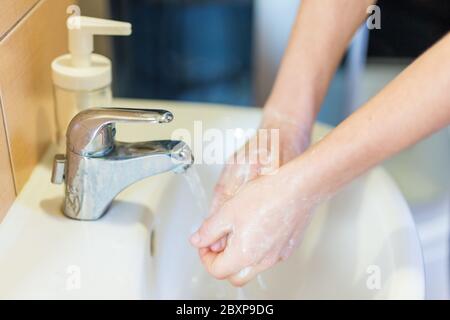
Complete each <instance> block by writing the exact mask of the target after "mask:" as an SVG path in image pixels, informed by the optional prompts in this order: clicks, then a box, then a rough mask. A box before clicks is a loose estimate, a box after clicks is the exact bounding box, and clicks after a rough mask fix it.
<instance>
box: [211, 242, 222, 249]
mask: <svg viewBox="0 0 450 320" xmlns="http://www.w3.org/2000/svg"><path fill="white" fill-rule="evenodd" d="M220 247H221V243H220V242H216V243H214V244H213V245H212V246H211V250H212V251H217V250H219V249H220Z"/></svg>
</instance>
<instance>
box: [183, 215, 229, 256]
mask: <svg viewBox="0 0 450 320" xmlns="http://www.w3.org/2000/svg"><path fill="white" fill-rule="evenodd" d="M231 231H232V224H231V219H230V217H229V215H228V213H227V211H223V210H221V211H220V212H218V213H216V214H214V215H212V216H209V217H208V218H207V219H206V220H205V221H204V222H203V224H202V225H201V226H200V228H199V229H198V230H197V232H195V233H194V234H193V235H192V236H191V239H190V241H191V243H192V245H193V246H195V247H197V248H204V247H209V246H210V245H212V244H214V243H215V242H216V241H218V240H220V239H221V238H222V237H224V236H226V235H227V234H228V233H230V232H231Z"/></svg>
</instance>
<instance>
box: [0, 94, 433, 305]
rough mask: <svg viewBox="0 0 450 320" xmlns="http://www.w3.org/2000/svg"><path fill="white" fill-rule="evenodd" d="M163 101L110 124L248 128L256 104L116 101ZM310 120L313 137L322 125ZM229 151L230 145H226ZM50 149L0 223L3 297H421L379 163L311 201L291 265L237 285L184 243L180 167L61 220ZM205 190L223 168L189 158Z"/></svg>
mask: <svg viewBox="0 0 450 320" xmlns="http://www.w3.org/2000/svg"><path fill="white" fill-rule="evenodd" d="M116 103H117V105H121V106H130V107H136V106H140V107H153V108H154V107H164V108H167V109H169V110H171V111H172V112H173V113H174V115H175V120H174V121H173V123H172V124H170V125H164V126H157V125H155V126H151V127H149V126H145V125H137V126H131V125H128V126H118V135H119V138H121V139H124V140H153V139H166V138H170V135H171V132H172V130H174V129H176V128H180V127H181V128H186V129H188V130H192V129H193V121H194V120H203V121H204V122H203V127H204V129H206V128H211V127H217V128H219V129H220V130H225V129H228V128H236V127H241V128H251V127H256V126H257V124H258V122H259V118H260V112H259V111H258V110H255V109H241V108H226V107H220V106H214V107H213V106H210V107H208V108H204V107H199V106H193V105H189V104H180V103H172V102H170V103H169V102H159V103H158V102H150V101H137V100H131V101H126V100H117V101H116ZM327 130H328V129H327V128H326V127H324V126H321V125H317V126H316V128H315V132H314V139H315V140H317V139H318V138H320V137H321V136H323V135H324V134H326V132H327ZM231 151H232V150H227V153H230V152H231ZM54 153H55V149H54V148H53V149H51V150H49V152H48V154H47V156H46V157H45V158H44V159H43V161H42V163H41V164H40V165H39V166H37V167H36V169H35V170H34V172H33V174H32V176H31V178H30V179H29V181H28V183H27V184H26V186H25V187H24V189H23V190H22V192H21V193H20V195H19V196H18V198H17V200H16V202H15V203H14V205H13V207H12V208H11V209H10V211H9V213H8V215H7V217H6V218H5V220H4V221H3V223H2V224H0V299H5V298H6V299H9V298H19V299H22V298H43V299H46V298H54V299H82V298H84V299H101V298H105V299H108V298H112V299H120V298H125V299H147V298H174V299H177V298H193V299H200V298H205V299H208V298H211V299H214V298H227V299H228V298H229V299H234V298H249V299H260V298H263V299H267V298H275V299H278V298H288V299H307V298H324V299H333V298H339V299H342V298H352V299H366V298H367V299H372V298H375V299H403V298H409V299H422V298H424V292H425V288H424V270H423V260H422V255H421V249H420V244H419V241H418V237H417V233H416V230H415V227H414V224H413V220H412V218H411V214H410V211H409V209H408V207H407V205H406V202H405V200H404V199H403V197H402V195H401V193H400V192H399V190H398V188H397V187H396V185H395V184H394V183H393V181H392V179H391V178H390V177H389V176H388V175H387V174H386V173H385V171H384V170H382V169H381V168H376V169H374V170H372V171H370V172H369V173H368V174H367V175H365V176H363V177H361V178H360V179H358V180H357V181H355V182H353V183H352V184H351V185H349V186H348V187H347V188H346V189H344V190H342V191H341V192H340V193H339V194H338V195H337V196H336V197H335V198H334V199H332V200H331V201H329V202H327V203H325V204H323V205H322V206H321V207H319V208H318V210H317V212H316V215H315V217H314V219H313V221H312V223H311V225H310V227H309V228H308V230H307V234H306V236H305V239H304V241H303V244H302V245H301V247H300V248H299V250H297V252H296V253H295V254H294V256H292V257H291V258H290V259H289V260H288V261H287V262H285V263H283V264H280V265H278V266H277V267H275V268H273V269H272V270H269V271H267V272H265V273H264V274H262V275H261V276H260V277H258V279H256V280H255V281H253V282H251V283H250V284H249V285H247V286H245V287H244V288H242V289H236V288H233V287H231V286H230V285H228V284H227V283H226V282H223V281H217V280H214V279H212V278H211V277H210V276H209V275H208V274H207V273H206V272H205V271H204V269H203V268H202V266H201V265H200V262H199V259H198V257H197V253H196V251H195V250H194V249H193V248H192V247H191V246H190V245H189V244H188V241H187V239H188V237H189V235H190V233H191V232H192V231H193V230H194V229H195V227H197V226H198V225H199V223H200V221H201V216H202V212H200V209H199V207H198V205H197V202H196V201H195V199H194V197H193V196H192V193H191V190H190V188H189V185H188V183H187V182H186V180H185V179H184V177H183V176H182V175H175V174H172V173H166V174H163V175H160V176H156V177H150V178H148V179H145V180H143V181H141V182H139V183H138V184H135V185H133V186H131V187H130V188H128V189H126V190H125V191H124V192H122V193H121V194H120V195H119V196H118V198H117V199H116V200H115V201H114V203H113V205H112V207H111V209H110V210H109V212H108V213H107V214H106V215H105V216H104V217H103V218H102V219H101V220H99V221H95V222H80V221H74V220H70V219H67V218H65V217H64V216H63V215H62V213H61V211H60V206H61V203H62V199H63V187H62V186H57V185H52V184H50V175H51V160H52V156H53V154H54ZM195 167H196V170H197V171H198V173H199V175H200V178H201V181H202V183H203V185H204V186H205V187H206V190H207V192H208V196H209V197H210V196H211V190H212V186H213V185H214V183H215V181H216V179H217V177H218V174H219V172H220V167H219V166H217V165H214V166H207V165H195Z"/></svg>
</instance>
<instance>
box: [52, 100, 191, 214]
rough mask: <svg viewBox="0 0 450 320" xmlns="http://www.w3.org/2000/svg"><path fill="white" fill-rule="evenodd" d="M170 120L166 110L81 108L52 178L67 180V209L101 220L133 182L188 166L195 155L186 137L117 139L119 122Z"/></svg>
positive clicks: (73, 121)
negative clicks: (145, 139) (181, 139)
mask: <svg viewBox="0 0 450 320" xmlns="http://www.w3.org/2000/svg"><path fill="white" fill-rule="evenodd" d="M172 119H173V115H172V113H170V112H169V111H165V110H148V109H128V108H91V109H87V110H84V111H82V112H80V113H78V114H77V115H76V116H75V117H74V118H73V119H72V121H71V122H70V124H69V126H68V128H67V134H66V139H67V147H66V148H67V149H66V155H65V156H64V155H61V154H58V155H56V156H55V159H54V162H53V173H52V182H53V183H56V184H61V183H63V182H65V199H64V206H63V211H64V214H65V215H66V216H68V217H69V218H73V219H77V220H96V219H99V218H100V217H101V216H102V215H103V214H104V213H105V212H106V211H107V210H108V208H109V205H110V204H111V202H112V200H113V199H114V198H115V197H116V195H117V194H118V193H119V192H120V191H122V190H123V189H125V188H126V187H128V186H129V185H131V184H133V183H134V182H137V181H139V180H141V179H143V178H146V177H149V176H153V175H156V174H159V173H163V172H166V171H174V172H183V171H184V170H186V169H187V168H188V167H189V166H190V165H191V164H192V163H193V157H192V153H191V150H190V149H189V147H188V146H187V145H186V144H185V143H184V142H182V141H172V140H160V141H146V142H136V143H126V142H119V141H116V140H115V133H116V128H115V123H117V122H145V123H149V124H150V123H168V122H170V121H172Z"/></svg>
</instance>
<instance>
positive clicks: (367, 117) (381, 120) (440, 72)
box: [286, 33, 450, 194]
mask: <svg viewBox="0 0 450 320" xmlns="http://www.w3.org/2000/svg"><path fill="white" fill-rule="evenodd" d="M449 124H450V33H449V34H447V36H445V37H444V38H443V39H442V40H441V41H439V42H438V43H436V44H435V45H434V46H433V47H432V48H431V49H429V50H428V51H427V52H426V53H425V54H423V55H422V56H421V57H420V58H418V59H417V60H416V61H415V62H414V63H413V64H412V65H410V66H409V67H408V68H407V69H406V70H405V71H404V72H402V73H401V74H400V75H399V76H398V77H397V78H396V79H394V80H393V81H392V82H391V83H390V84H389V85H388V86H387V87H385V88H384V89H383V90H382V91H381V92H380V93H379V94H378V95H376V96H375V97H374V98H373V99H371V100H370V101H369V102H367V103H366V104H365V105H364V106H363V107H361V108H360V109H359V110H358V111H357V112H355V113H354V114H353V115H351V116H350V117H349V118H347V119H346V120H345V121H344V122H342V123H341V124H340V125H339V126H338V127H337V128H335V129H334V130H333V131H332V132H331V133H330V134H329V135H328V136H327V137H325V138H324V139H323V140H322V141H321V142H320V143H318V144H317V145H315V146H313V147H312V148H310V150H308V151H307V152H305V153H304V154H303V155H302V156H300V157H298V158H297V159H296V160H295V161H294V162H293V163H292V165H290V164H289V165H290V166H289V168H286V170H289V171H292V170H294V171H297V172H298V171H299V170H300V171H304V170H305V169H306V168H308V169H307V170H308V172H310V173H311V174H310V175H311V176H310V178H311V180H309V178H308V179H307V180H308V181H309V183H310V185H309V187H308V190H310V192H313V193H315V194H324V193H330V192H331V193H332V192H334V191H336V190H337V189H338V188H339V187H340V186H342V185H344V184H345V183H347V182H349V181H351V180H352V179H353V178H355V177H356V176H358V175H359V174H361V173H363V172H365V171H366V170H367V169H369V168H371V167H372V166H374V165H376V164H378V163H380V162H381V161H383V160H385V159H387V158H389V157H390V156H392V155H393V154H395V153H396V152H398V151H400V150H402V149H404V148H406V147H408V146H410V145H412V144H414V143H416V142H418V141H419V140H421V139H423V138H425V137H426V136H428V135H430V134H431V133H433V132H435V131H437V130H439V129H441V128H444V127H445V126H447V125H449ZM430 156H431V155H430ZM330 159H331V161H330ZM288 174H289V173H288Z"/></svg>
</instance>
